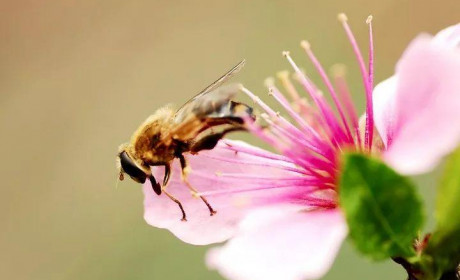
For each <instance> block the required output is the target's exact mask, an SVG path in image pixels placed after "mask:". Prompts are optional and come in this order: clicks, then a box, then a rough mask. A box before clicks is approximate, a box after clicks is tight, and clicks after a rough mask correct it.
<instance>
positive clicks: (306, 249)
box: [207, 207, 347, 280]
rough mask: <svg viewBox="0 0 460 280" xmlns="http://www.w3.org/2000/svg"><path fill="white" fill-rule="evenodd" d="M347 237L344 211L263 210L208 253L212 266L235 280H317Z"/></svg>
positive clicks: (249, 218)
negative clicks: (231, 236) (238, 231)
mask: <svg viewBox="0 0 460 280" xmlns="http://www.w3.org/2000/svg"><path fill="white" fill-rule="evenodd" d="M346 235H347V227H346V223H345V221H344V218H343V216H342V214H341V213H340V211H339V210H317V211H312V212H307V211H302V210H300V209H299V208H298V207H297V208H292V207H288V208H286V207H277V208H268V209H259V210H258V211H256V212H254V213H251V214H250V215H249V216H248V217H247V218H246V219H245V220H244V221H243V223H242V226H241V232H240V233H239V234H238V235H237V236H236V237H234V238H233V239H231V240H230V241H229V242H227V243H226V244H225V245H223V246H222V247H217V248H212V249H211V250H210V251H209V252H208V255H207V264H208V266H209V267H210V268H213V269H217V270H218V271H219V272H220V273H221V274H222V275H223V276H224V277H226V278H228V279H232V280H259V279H260V280H271V279H273V280H275V279H276V280H278V279H283V280H297V279H299V280H300V279H318V278H320V277H322V276H323V275H324V274H325V273H326V272H327V271H328V270H329V268H330V266H331V265H332V263H333V261H334V259H335V256H336V255H337V252H338V251H339V249H340V245H341V243H342V241H343V240H344V238H345V237H346Z"/></svg>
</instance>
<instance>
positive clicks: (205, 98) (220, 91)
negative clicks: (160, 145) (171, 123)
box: [174, 59, 246, 122]
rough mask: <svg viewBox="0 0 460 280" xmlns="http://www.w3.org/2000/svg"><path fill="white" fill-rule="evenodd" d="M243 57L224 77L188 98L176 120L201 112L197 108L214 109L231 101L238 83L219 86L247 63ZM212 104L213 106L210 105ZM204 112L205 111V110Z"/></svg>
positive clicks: (178, 111)
mask: <svg viewBox="0 0 460 280" xmlns="http://www.w3.org/2000/svg"><path fill="white" fill-rule="evenodd" d="M245 62H246V61H245V60H244V59H243V60H242V61H241V62H240V63H238V64H237V65H236V66H235V67H233V68H232V69H230V71H228V72H227V73H225V74H224V75H223V76H222V77H220V78H219V79H217V80H216V81H215V82H214V83H212V84H210V85H209V86H208V87H206V88H205V89H203V90H202V91H201V92H200V93H198V94H197V95H195V96H194V97H192V98H191V99H190V100H188V101H187V102H186V103H185V104H184V105H182V106H181V107H180V108H179V110H177V112H176V114H175V116H174V120H175V121H176V122H181V121H183V120H184V119H185V118H186V117H187V116H188V115H189V114H190V113H191V112H194V113H195V114H197V113H200V112H195V111H196V110H197V108H200V107H201V108H203V109H204V111H207V110H208V109H209V110H210V111H212V110H211V109H212V108H216V107H218V106H219V104H220V103H224V102H227V101H229V100H230V99H231V98H232V97H233V96H234V95H235V94H236V93H237V92H238V87H239V86H238V85H230V86H228V87H223V88H219V87H220V86H221V85H222V84H223V83H225V82H226V81H228V80H229V79H230V78H231V77H232V76H233V75H235V74H236V73H238V72H239V71H240V70H241V68H243V66H244V64H245ZM209 106H211V107H209ZM203 113H204V112H203Z"/></svg>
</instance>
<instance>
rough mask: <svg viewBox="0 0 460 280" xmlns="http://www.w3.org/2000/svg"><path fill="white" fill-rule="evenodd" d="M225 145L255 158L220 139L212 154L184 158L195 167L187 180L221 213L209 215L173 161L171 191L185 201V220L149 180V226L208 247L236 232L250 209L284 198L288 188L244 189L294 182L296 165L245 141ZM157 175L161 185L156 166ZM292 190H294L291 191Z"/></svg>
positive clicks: (146, 188)
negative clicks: (285, 180) (244, 150)
mask: <svg viewBox="0 0 460 280" xmlns="http://www.w3.org/2000/svg"><path fill="white" fill-rule="evenodd" d="M225 143H227V144H230V145H233V146H235V147H236V146H237V147H240V148H241V147H243V148H244V149H246V150H248V151H250V152H253V153H254V154H249V152H247V153H245V152H235V151H234V150H232V149H229V147H228V146H227V144H224V143H222V141H221V143H219V144H218V146H217V147H215V148H214V149H213V150H211V151H203V152H200V154H199V155H194V156H193V155H186V157H187V159H188V161H189V166H190V167H191V168H192V171H191V173H190V174H189V176H188V178H189V181H190V183H191V184H192V185H193V186H194V187H195V188H197V189H198V191H200V192H204V193H208V194H207V195H205V197H206V198H207V199H208V201H209V203H210V204H211V205H212V207H213V208H214V210H216V211H217V214H216V215H214V216H210V212H209V210H208V208H207V207H206V205H205V204H204V203H203V202H202V201H201V200H200V199H199V198H195V197H193V196H192V195H191V193H190V191H189V189H188V188H187V187H186V185H185V184H184V183H183V182H182V180H181V176H180V173H181V172H180V166H179V163H178V161H175V162H174V163H173V166H172V174H171V180H170V183H169V185H168V187H167V191H168V192H169V193H171V194H172V195H173V196H174V197H176V198H177V199H178V200H180V201H181V203H182V205H183V207H184V209H185V212H186V214H187V221H186V222H183V221H181V220H180V219H181V212H180V209H179V207H178V206H177V205H176V204H175V203H174V202H173V201H172V200H171V199H169V198H168V197H167V196H166V195H164V194H162V195H160V196H158V195H156V194H155V193H154V192H153V190H152V188H151V185H150V183H149V182H147V183H145V184H144V186H143V191H144V195H145V200H144V206H145V212H144V218H145V220H146V221H147V223H149V224H150V225H152V226H155V227H159V228H166V229H169V230H170V231H171V232H172V233H173V234H174V235H176V236H177V237H178V238H180V239H182V240H183V241H185V242H188V243H192V244H196V245H204V244H209V243H215V242H222V241H224V240H226V239H228V238H230V237H231V236H232V235H233V234H234V232H235V229H236V227H237V225H238V223H239V221H240V219H241V218H242V217H243V216H244V214H245V213H246V211H247V209H249V208H252V207H256V206H260V205H264V204H269V203H275V202H278V201H280V200H282V199H283V197H285V196H283V193H284V192H286V191H287V190H288V189H289V188H278V189H268V190H264V191H263V192H261V191H250V192H248V191H240V190H242V189H247V188H251V189H254V188H266V187H267V186H268V187H269V186H270V184H271V183H273V182H275V183H276V179H277V178H284V177H291V178H292V177H294V178H295V176H298V174H296V173H294V172H293V171H290V170H291V169H292V168H294V169H295V168H296V167H295V166H294V165H293V164H291V163H289V162H285V161H283V160H282V158H280V156H279V155H276V154H272V153H270V152H267V151H264V150H262V149H260V148H256V147H253V146H251V145H249V144H246V143H244V142H241V141H228V140H226V142H225ZM153 173H154V176H155V177H156V178H157V180H158V181H161V180H162V178H163V168H162V167H161V168H160V167H155V168H154V169H153ZM233 174H234V175H235V176H233ZM251 176H252V177H255V178H251ZM285 184H286V183H285ZM292 189H293V188H290V191H289V193H291V192H292ZM212 192H215V194H214V195H213V194H212Z"/></svg>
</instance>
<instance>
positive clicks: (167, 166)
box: [163, 163, 171, 188]
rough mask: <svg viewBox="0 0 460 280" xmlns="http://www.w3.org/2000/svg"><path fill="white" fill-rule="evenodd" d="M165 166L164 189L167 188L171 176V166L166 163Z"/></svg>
mask: <svg viewBox="0 0 460 280" xmlns="http://www.w3.org/2000/svg"><path fill="white" fill-rule="evenodd" d="M164 166H165V176H164V178H163V187H164V188H166V186H167V185H168V182H169V178H170V175H171V164H169V163H165V164H164Z"/></svg>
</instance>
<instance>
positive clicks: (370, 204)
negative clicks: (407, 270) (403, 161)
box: [339, 154, 424, 260]
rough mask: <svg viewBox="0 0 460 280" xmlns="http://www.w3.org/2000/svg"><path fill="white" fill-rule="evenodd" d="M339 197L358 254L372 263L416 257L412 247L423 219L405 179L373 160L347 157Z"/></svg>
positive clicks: (417, 201) (416, 197)
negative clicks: (392, 258)
mask: <svg viewBox="0 0 460 280" xmlns="http://www.w3.org/2000/svg"><path fill="white" fill-rule="evenodd" d="M339 196H340V205H341V207H342V210H343V211H344V212H345V217H346V219H347V223H348V227H349V229H350V237H351V239H352V241H353V242H354V244H355V245H356V247H357V248H358V250H359V251H361V252H362V253H363V254H365V255H367V256H369V257H371V258H373V259H375V260H381V259H385V258H389V257H396V256H398V257H409V256H413V255H414V254H415V251H414V249H413V246H412V245H413V242H414V239H415V238H416V237H417V233H418V231H419V230H420V228H421V226H422V224H423V218H424V216H423V211H422V203H421V200H420V198H419V196H418V194H417V192H416V191H415V188H414V186H413V184H412V183H411V182H410V181H409V180H408V179H407V178H405V177H403V176H401V175H399V174H397V173H396V172H395V171H393V170H392V169H391V168H389V167H388V166H386V165H385V164H384V163H382V162H380V161H378V160H376V159H373V158H370V157H366V156H365V155H362V154H346V155H345V156H344V161H343V171H342V175H341V178H340V189H339Z"/></svg>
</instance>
